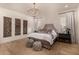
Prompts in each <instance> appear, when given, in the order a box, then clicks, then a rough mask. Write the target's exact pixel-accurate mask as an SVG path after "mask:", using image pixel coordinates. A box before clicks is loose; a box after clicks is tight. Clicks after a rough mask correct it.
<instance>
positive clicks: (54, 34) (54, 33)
mask: <svg viewBox="0 0 79 59" xmlns="http://www.w3.org/2000/svg"><path fill="white" fill-rule="evenodd" d="M51 34H52V35H53V36H54V37H53V39H55V38H56V37H57V33H56V32H55V30H52V33H51Z"/></svg>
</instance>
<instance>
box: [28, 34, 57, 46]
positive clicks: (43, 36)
mask: <svg viewBox="0 0 79 59" xmlns="http://www.w3.org/2000/svg"><path fill="white" fill-rule="evenodd" d="M52 36H53V37H52ZM27 37H33V38H37V39H40V40H45V41H48V42H49V43H50V45H52V44H53V41H54V39H55V38H56V37H57V35H56V33H55V35H54V33H53V34H48V33H31V34H29V35H27Z"/></svg>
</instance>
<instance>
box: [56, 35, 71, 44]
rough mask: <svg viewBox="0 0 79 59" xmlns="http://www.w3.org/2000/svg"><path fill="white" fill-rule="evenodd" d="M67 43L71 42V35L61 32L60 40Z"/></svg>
mask: <svg viewBox="0 0 79 59" xmlns="http://www.w3.org/2000/svg"><path fill="white" fill-rule="evenodd" d="M57 41H61V42H65V43H71V35H70V34H65V33H59V36H58V40H57Z"/></svg>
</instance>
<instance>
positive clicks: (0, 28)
mask: <svg viewBox="0 0 79 59" xmlns="http://www.w3.org/2000/svg"><path fill="white" fill-rule="evenodd" d="M3 16H6V17H11V18H12V36H11V37H6V38H4V37H3V23H4V22H3ZM15 18H19V19H21V35H17V36H15ZM23 20H27V21H28V33H30V32H32V28H33V24H34V23H33V18H32V17H30V16H26V15H25V14H22V13H18V12H16V11H11V10H8V9H4V8H0V43H5V42H9V41H13V40H17V39H22V38H26V34H25V35H23V25H22V24H23Z"/></svg>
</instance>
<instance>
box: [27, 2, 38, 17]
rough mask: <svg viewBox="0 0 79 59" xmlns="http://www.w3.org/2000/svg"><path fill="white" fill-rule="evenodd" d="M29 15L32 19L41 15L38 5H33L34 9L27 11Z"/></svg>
mask: <svg viewBox="0 0 79 59" xmlns="http://www.w3.org/2000/svg"><path fill="white" fill-rule="evenodd" d="M27 12H28V14H29V15H30V16H32V17H37V16H38V15H39V9H38V8H37V7H36V3H33V7H32V8H31V9H29V10H27Z"/></svg>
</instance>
